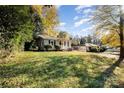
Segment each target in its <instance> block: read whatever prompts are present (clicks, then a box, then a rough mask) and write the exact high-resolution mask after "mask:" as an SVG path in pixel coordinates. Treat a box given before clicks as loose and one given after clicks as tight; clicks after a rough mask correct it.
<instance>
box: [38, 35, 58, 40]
mask: <svg viewBox="0 0 124 93" xmlns="http://www.w3.org/2000/svg"><path fill="white" fill-rule="evenodd" d="M37 37H38V38H39V37H40V38H43V39H52V40H57V39H58V38H56V37H51V36H48V35H38V36H37Z"/></svg>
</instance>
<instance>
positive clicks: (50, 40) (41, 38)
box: [36, 35, 71, 50]
mask: <svg viewBox="0 0 124 93" xmlns="http://www.w3.org/2000/svg"><path fill="white" fill-rule="evenodd" d="M36 42H37V46H38V49H39V50H45V46H46V45H50V46H51V48H50V49H49V50H56V48H55V45H57V46H59V47H60V50H68V49H69V48H71V40H69V39H63V38H56V37H51V36H48V35H38V36H37V38H36Z"/></svg>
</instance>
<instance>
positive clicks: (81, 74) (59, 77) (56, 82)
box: [0, 55, 115, 87]
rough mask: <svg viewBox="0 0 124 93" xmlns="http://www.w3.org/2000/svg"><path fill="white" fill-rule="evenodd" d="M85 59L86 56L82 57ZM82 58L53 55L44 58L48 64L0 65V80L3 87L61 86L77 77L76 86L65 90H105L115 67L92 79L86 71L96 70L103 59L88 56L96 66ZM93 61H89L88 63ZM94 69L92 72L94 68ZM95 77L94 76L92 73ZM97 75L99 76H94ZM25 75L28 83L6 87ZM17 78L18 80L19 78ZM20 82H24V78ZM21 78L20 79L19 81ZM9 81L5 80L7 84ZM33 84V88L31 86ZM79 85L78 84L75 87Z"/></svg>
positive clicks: (70, 85)
mask: <svg viewBox="0 0 124 93" xmlns="http://www.w3.org/2000/svg"><path fill="white" fill-rule="evenodd" d="M83 57H84V58H86V57H87V56H84V55H83ZM83 57H82V56H79V55H77V56H52V57H47V59H48V60H47V61H45V62H42V61H27V62H24V63H21V62H20V63H16V64H10V65H9V66H8V65H4V66H0V79H1V84H0V85H1V86H2V87H27V84H28V86H29V87H63V86H61V83H62V82H65V79H68V77H72V78H73V77H76V78H78V79H79V80H78V81H77V82H78V83H77V82H76V83H72V81H70V82H69V86H68V87H104V82H105V81H106V79H107V78H108V77H110V76H111V74H112V72H113V70H114V69H115V65H112V66H111V67H110V68H108V69H106V70H105V71H104V72H102V73H101V74H100V75H99V76H98V75H97V76H98V77H95V78H94V77H93V76H92V75H90V74H89V71H88V69H92V70H93V68H96V70H98V69H97V66H98V64H99V63H98V62H102V61H103V60H105V59H104V58H103V59H101V58H99V57H98V56H90V57H91V59H92V58H95V59H97V60H96V63H97V64H95V65H94V64H93V65H92V66H93V68H92V67H90V64H92V63H88V62H86V60H84V59H83ZM91 61H92V60H91ZM94 70H95V69H94ZM94 74H95V73H94ZM97 74H98V73H97ZM20 75H26V76H27V78H28V81H26V82H25V81H23V84H22V83H20V82H18V81H14V82H15V83H14V84H9V79H11V78H14V77H18V76H20ZM19 79H20V78H19ZM21 79H24V78H23V77H22V78H21ZM21 79H20V80H21ZM7 80H8V81H7ZM34 83H36V85H32V84H34ZM76 84H79V85H76Z"/></svg>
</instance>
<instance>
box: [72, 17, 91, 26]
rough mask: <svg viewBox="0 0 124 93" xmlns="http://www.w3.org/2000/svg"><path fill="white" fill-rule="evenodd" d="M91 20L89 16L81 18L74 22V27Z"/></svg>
mask: <svg viewBox="0 0 124 93" xmlns="http://www.w3.org/2000/svg"><path fill="white" fill-rule="evenodd" d="M89 20H90V19H89V18H86V19H81V20H79V21H77V22H75V23H74V27H79V26H80V25H82V24H84V23H86V22H88V21H89Z"/></svg>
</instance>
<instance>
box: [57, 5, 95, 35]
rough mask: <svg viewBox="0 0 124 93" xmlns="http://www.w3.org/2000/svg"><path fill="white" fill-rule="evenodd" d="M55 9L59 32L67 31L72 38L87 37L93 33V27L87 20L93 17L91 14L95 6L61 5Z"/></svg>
mask: <svg viewBox="0 0 124 93" xmlns="http://www.w3.org/2000/svg"><path fill="white" fill-rule="evenodd" d="M56 7H57V10H58V15H59V21H60V25H59V29H60V30H62V31H67V32H68V33H69V34H71V35H73V36H76V35H79V36H87V35H89V34H91V33H92V32H93V31H92V28H93V27H94V25H93V24H92V23H91V22H89V20H90V19H91V18H92V17H93V15H92V13H93V11H94V10H95V6H91V5H87V6H79V5H78V6H77V5H63V6H56Z"/></svg>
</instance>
